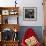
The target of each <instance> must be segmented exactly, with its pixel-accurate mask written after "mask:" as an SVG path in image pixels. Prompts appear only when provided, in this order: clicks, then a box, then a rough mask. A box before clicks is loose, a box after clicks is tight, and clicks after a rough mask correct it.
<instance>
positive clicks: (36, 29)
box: [19, 26, 43, 43]
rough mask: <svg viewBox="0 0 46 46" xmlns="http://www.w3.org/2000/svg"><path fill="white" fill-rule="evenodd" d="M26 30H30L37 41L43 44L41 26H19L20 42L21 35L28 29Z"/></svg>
mask: <svg viewBox="0 0 46 46" xmlns="http://www.w3.org/2000/svg"><path fill="white" fill-rule="evenodd" d="M28 28H32V29H33V30H34V31H35V32H36V34H37V37H38V39H39V41H40V42H41V43H42V42H43V36H42V35H43V34H42V31H43V30H42V26H21V27H20V31H19V39H20V42H21V40H22V38H23V35H24V33H25V31H26V30H27V29H28Z"/></svg>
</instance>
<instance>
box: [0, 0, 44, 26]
mask: <svg viewBox="0 0 46 46" xmlns="http://www.w3.org/2000/svg"><path fill="white" fill-rule="evenodd" d="M14 1H15V0H9V1H8V0H0V6H1V7H4V6H5V7H10V6H15V3H14ZM42 2H43V1H42V0H35V1H34V0H21V1H19V0H17V3H18V4H17V6H18V7H19V11H20V12H19V13H20V14H19V15H20V16H19V24H20V26H43V24H44V23H43V19H44V18H43V17H44V16H43V6H42ZM23 7H36V8H37V21H24V20H23Z"/></svg>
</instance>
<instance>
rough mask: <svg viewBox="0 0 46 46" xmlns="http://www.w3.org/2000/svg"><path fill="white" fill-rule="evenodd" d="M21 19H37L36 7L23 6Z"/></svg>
mask: <svg viewBox="0 0 46 46" xmlns="http://www.w3.org/2000/svg"><path fill="white" fill-rule="evenodd" d="M23 19H24V20H31V21H36V20H37V8H36V7H23Z"/></svg>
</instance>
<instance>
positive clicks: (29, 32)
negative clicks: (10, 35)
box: [21, 28, 41, 46]
mask: <svg viewBox="0 0 46 46" xmlns="http://www.w3.org/2000/svg"><path fill="white" fill-rule="evenodd" d="M32 36H33V37H35V38H36V37H37V35H36V33H35V32H34V31H33V29H31V28H29V29H27V30H26V32H25V35H24V37H23V38H22V42H21V46H27V44H26V42H25V40H26V39H29V38H32ZM36 41H37V42H36V44H35V45H34V46H41V44H40V43H39V41H38V40H37V38H36ZM27 43H28V42H27ZM29 46H31V45H29Z"/></svg>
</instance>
